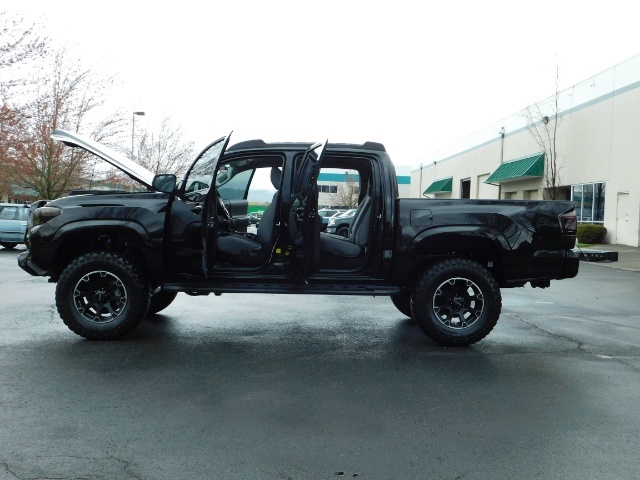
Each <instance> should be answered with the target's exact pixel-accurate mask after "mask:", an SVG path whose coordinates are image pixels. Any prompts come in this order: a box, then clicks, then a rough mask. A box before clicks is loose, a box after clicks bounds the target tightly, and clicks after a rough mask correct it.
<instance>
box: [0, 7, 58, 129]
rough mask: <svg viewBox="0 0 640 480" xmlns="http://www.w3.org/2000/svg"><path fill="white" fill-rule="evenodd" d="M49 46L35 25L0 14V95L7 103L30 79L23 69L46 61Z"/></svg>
mask: <svg viewBox="0 0 640 480" xmlns="http://www.w3.org/2000/svg"><path fill="white" fill-rule="evenodd" d="M46 44H47V40H46V38H43V37H41V36H39V35H38V34H37V33H36V26H35V25H25V24H24V22H23V20H22V19H20V18H17V17H11V16H9V15H8V14H7V13H6V12H0V96H1V97H2V99H3V100H4V101H7V97H8V96H9V95H10V92H11V90H12V89H14V88H15V87H18V86H21V85H25V84H27V83H28V82H29V81H30V80H31V79H30V77H31V75H29V72H28V70H27V69H25V68H24V67H25V66H26V65H27V64H28V63H30V62H32V61H33V60H37V59H40V58H43V56H44V54H45V51H46V50H45V47H46ZM5 113H6V112H5ZM3 120H4V119H3V118H0V121H3Z"/></svg>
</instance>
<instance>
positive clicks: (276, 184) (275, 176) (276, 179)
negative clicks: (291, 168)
mask: <svg viewBox="0 0 640 480" xmlns="http://www.w3.org/2000/svg"><path fill="white" fill-rule="evenodd" d="M281 180H282V172H281V171H280V169H279V168H278V167H271V183H272V184H273V188H275V189H276V190H278V189H279V188H280V181H281Z"/></svg>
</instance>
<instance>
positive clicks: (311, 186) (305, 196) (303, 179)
mask: <svg viewBox="0 0 640 480" xmlns="http://www.w3.org/2000/svg"><path fill="white" fill-rule="evenodd" d="M326 146H327V140H325V141H324V142H322V143H316V144H314V145H312V146H311V147H309V149H308V150H307V151H306V152H305V154H304V157H303V158H302V161H301V162H300V166H299V167H298V169H297V172H296V178H295V181H294V184H293V189H292V195H291V203H290V205H291V206H290V209H289V233H290V236H291V240H292V241H293V243H294V245H295V246H296V248H299V247H301V246H302V247H303V249H302V250H301V252H302V256H303V258H302V268H303V277H304V278H305V279H306V277H307V276H308V275H310V274H311V273H313V271H314V270H315V269H316V268H317V265H318V262H319V260H320V229H321V227H322V218H321V217H320V215H318V173H319V172H320V167H321V164H322V157H323V155H324V152H325V149H326Z"/></svg>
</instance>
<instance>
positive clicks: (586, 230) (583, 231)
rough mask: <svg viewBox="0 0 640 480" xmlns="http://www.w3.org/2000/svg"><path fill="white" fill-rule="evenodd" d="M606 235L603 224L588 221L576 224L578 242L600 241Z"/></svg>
mask: <svg viewBox="0 0 640 480" xmlns="http://www.w3.org/2000/svg"><path fill="white" fill-rule="evenodd" d="M606 235H607V229H606V228H605V227H604V226H603V225H593V224H590V223H580V224H578V242H579V243H602V242H603V241H604V237H605V236H606Z"/></svg>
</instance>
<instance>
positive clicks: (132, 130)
mask: <svg viewBox="0 0 640 480" xmlns="http://www.w3.org/2000/svg"><path fill="white" fill-rule="evenodd" d="M136 115H140V116H141V117H144V112H133V122H132V123H131V160H133V159H134V156H133V145H134V143H133V142H134V138H135V133H136Z"/></svg>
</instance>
